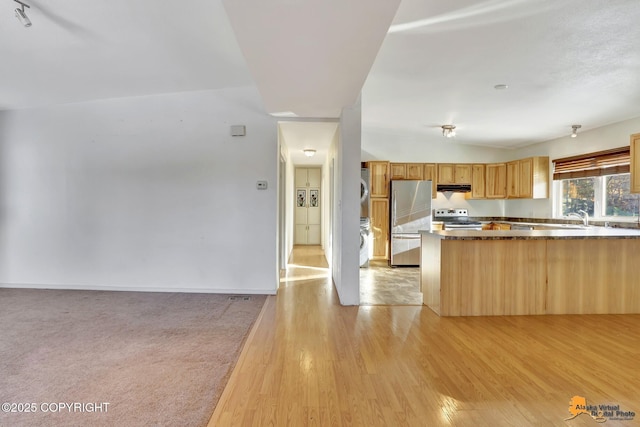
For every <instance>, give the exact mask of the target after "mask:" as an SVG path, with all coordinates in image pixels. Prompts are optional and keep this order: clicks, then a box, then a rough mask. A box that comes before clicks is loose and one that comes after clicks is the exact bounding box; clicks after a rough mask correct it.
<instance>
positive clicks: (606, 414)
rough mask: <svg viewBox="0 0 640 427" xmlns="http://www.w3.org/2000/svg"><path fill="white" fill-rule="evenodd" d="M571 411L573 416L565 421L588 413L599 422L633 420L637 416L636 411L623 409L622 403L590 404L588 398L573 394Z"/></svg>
mask: <svg viewBox="0 0 640 427" xmlns="http://www.w3.org/2000/svg"><path fill="white" fill-rule="evenodd" d="M569 413H570V414H571V416H570V417H569V418H565V421H569V420H572V419H574V418H575V417H577V416H578V415H588V416H590V417H591V418H593V419H594V421H596V422H598V423H604V422H607V421H609V420H611V421H631V420H633V419H634V418H635V416H636V413H635V412H633V411H629V410H624V409H621V408H620V405H616V404H609V403H608V404H599V405H588V404H587V399H586V398H584V397H582V396H573V397H572V398H571V400H570V401H569Z"/></svg>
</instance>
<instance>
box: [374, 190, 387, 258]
mask: <svg viewBox="0 0 640 427" xmlns="http://www.w3.org/2000/svg"><path fill="white" fill-rule="evenodd" d="M371 233H372V235H373V257H372V258H373V259H389V200H388V199H382V198H380V199H376V198H372V199H371Z"/></svg>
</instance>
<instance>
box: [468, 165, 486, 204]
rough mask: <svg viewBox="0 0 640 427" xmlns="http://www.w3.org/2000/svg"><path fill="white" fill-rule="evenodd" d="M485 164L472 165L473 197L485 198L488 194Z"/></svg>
mask: <svg viewBox="0 0 640 427" xmlns="http://www.w3.org/2000/svg"><path fill="white" fill-rule="evenodd" d="M485 183H486V175H485V165H480V164H478V165H472V166H471V198H472V199H484V198H485V195H486V190H485V186H486V184H485Z"/></svg>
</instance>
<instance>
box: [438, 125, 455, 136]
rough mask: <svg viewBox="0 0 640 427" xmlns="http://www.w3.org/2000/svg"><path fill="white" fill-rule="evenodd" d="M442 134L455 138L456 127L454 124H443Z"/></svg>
mask: <svg viewBox="0 0 640 427" xmlns="http://www.w3.org/2000/svg"><path fill="white" fill-rule="evenodd" d="M441 127H442V136H444V137H446V138H453V137H454V136H456V127H455V126H454V125H442V126H441Z"/></svg>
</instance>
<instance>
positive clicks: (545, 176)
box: [507, 157, 549, 199]
mask: <svg viewBox="0 0 640 427" xmlns="http://www.w3.org/2000/svg"><path fill="white" fill-rule="evenodd" d="M548 197H549V157H529V158H526V159H520V160H514V161H512V162H507V198H510V199H545V198H548Z"/></svg>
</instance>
